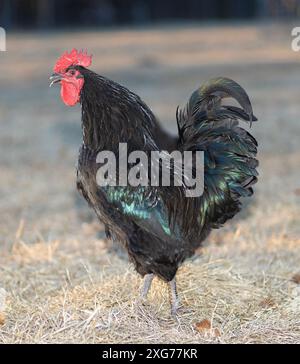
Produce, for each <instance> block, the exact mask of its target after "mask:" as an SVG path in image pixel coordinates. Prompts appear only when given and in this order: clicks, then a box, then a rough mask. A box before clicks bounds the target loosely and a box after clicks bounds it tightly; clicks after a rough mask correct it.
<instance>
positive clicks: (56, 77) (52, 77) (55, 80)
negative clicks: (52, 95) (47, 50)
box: [49, 73, 62, 87]
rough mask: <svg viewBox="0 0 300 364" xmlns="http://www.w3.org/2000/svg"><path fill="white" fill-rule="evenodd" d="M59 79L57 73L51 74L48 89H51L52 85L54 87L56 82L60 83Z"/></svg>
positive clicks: (60, 77)
mask: <svg viewBox="0 0 300 364" xmlns="http://www.w3.org/2000/svg"><path fill="white" fill-rule="evenodd" d="M61 79H62V75H60V74H59V73H53V75H52V76H50V77H49V80H50V81H51V82H50V85H49V87H51V86H52V85H54V84H55V83H57V82H60V81H61Z"/></svg>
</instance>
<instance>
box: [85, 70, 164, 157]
mask: <svg viewBox="0 0 300 364" xmlns="http://www.w3.org/2000/svg"><path fill="white" fill-rule="evenodd" d="M84 78H85V83H84V86H83V88H82V93H81V104H82V130H83V141H84V144H85V145H86V146H88V147H90V148H91V149H93V150H97V151H99V150H113V151H115V150H117V149H116V148H118V146H119V143H131V144H134V146H135V148H137V149H140V148H141V149H142V148H143V146H144V145H145V137H147V139H150V140H151V139H152V138H153V135H154V133H155V129H156V127H157V122H156V120H155V117H154V115H153V114H152V112H151V111H150V109H149V108H148V107H147V106H146V105H145V104H144V103H143V102H142V101H141V99H140V98H139V97H138V96H137V95H135V94H134V93H132V92H130V91H129V90H128V89H126V88H125V87H123V86H121V85H119V84H117V83H115V82H113V81H111V80H108V79H106V78H104V77H101V76H99V75H97V74H95V73H93V72H91V71H88V70H85V74H84Z"/></svg>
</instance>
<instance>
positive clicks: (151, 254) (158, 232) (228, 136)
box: [74, 66, 258, 281]
mask: <svg viewBox="0 0 300 364" xmlns="http://www.w3.org/2000/svg"><path fill="white" fill-rule="evenodd" d="M74 68H75V69H77V70H79V71H80V73H81V74H82V75H83V77H84V86H83V88H82V91H81V98H80V102H81V104H82V129H83V144H82V147H81V149H80V156H79V161H78V171H77V186H78V189H79V190H80V191H81V192H82V194H83V196H84V197H85V198H86V200H87V201H88V202H89V204H90V205H91V206H92V207H93V209H94V210H95V212H96V214H97V216H98V218H99V219H100V220H101V221H102V222H103V223H104V225H105V230H106V232H107V235H108V236H109V237H112V238H113V239H115V240H118V241H120V242H121V243H122V244H123V245H124V246H125V248H126V249H127V251H128V254H129V257H130V259H131V261H132V262H133V263H134V265H135V268H136V270H137V271H138V272H139V273H140V274H141V275H142V276H144V275H145V274H154V275H157V276H159V277H160V278H162V279H163V280H165V281H171V280H172V279H173V278H174V276H175V274H176V271H177V269H178V267H179V265H180V264H181V263H182V262H183V261H184V260H185V259H186V258H188V257H190V256H191V255H193V253H194V252H195V249H197V248H198V247H199V246H200V245H201V243H202V242H203V240H204V239H205V238H206V237H207V236H208V234H209V232H210V231H211V229H213V228H219V227H220V226H222V225H223V224H224V223H225V222H226V221H227V220H228V219H230V218H232V217H233V216H234V215H235V214H236V213H237V212H238V211H239V210H240V205H241V204H240V198H241V197H242V196H250V195H251V194H252V193H253V191H252V185H253V184H254V183H255V182H256V180H257V171H256V167H257V165H258V162H257V160H256V159H255V157H256V153H257V143H256V140H255V139H254V137H253V136H251V135H250V134H249V133H248V132H247V131H246V130H245V129H243V128H242V127H241V126H239V120H243V121H245V122H249V123H252V121H256V118H255V117H254V115H253V113H252V107H251V103H250V101H249V98H248V96H247V94H246V93H245V91H244V90H243V89H242V88H241V87H240V86H239V85H238V84H237V83H235V82H234V81H232V80H230V79H226V78H216V79H214V80H211V81H210V82H208V83H206V84H204V85H203V86H202V87H200V88H199V89H198V90H196V91H195V92H194V93H193V94H192V96H191V98H190V100H189V102H188V104H187V106H186V108H185V109H184V110H177V124H178V136H177V137H173V136H170V135H168V134H167V133H166V132H165V131H164V130H163V129H162V128H161V127H160V125H159V123H158V121H157V119H156V118H155V116H154V115H153V113H152V112H151V110H150V109H149V108H148V107H147V105H146V104H145V103H144V102H143V101H142V100H141V99H140V98H139V97H138V96H137V95H135V94H134V93H132V92H131V91H129V90H128V89H127V88H125V87H123V86H121V85H119V84H117V83H115V82H113V81H111V80H108V79H106V78H104V77H102V76H99V75H97V74H96V73H94V72H92V71H90V70H88V69H86V68H84V67H81V66H74ZM228 97H231V98H233V99H235V100H237V102H238V103H239V104H240V106H241V108H240V107H236V106H229V105H228V106H226V105H223V104H222V102H221V101H222V100H223V99H224V98H228ZM125 142H126V143H128V152H131V151H134V150H143V151H145V152H146V153H150V152H151V151H153V150H167V151H169V152H171V151H172V150H180V151H184V150H191V151H195V150H203V151H205V179H204V185H205V186H204V194H203V195H202V196H201V197H197V198H187V197H186V196H185V193H184V187H175V186H173V187H151V186H149V187H141V186H139V187H136V188H134V187H131V186H128V187H99V186H98V185H97V183H96V172H97V164H96V156H97V153H98V152H99V151H101V150H110V151H113V152H115V154H116V155H118V145H119V143H125Z"/></svg>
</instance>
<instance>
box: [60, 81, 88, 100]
mask: <svg viewBox="0 0 300 364" xmlns="http://www.w3.org/2000/svg"><path fill="white" fill-rule="evenodd" d="M77 81H78V83H77V84H74V83H71V82H67V81H64V80H62V81H61V90H60V95H61V98H62V100H63V102H64V103H65V104H66V105H68V106H74V105H76V104H77V102H79V99H80V91H81V88H82V85H83V81H82V79H79V80H77Z"/></svg>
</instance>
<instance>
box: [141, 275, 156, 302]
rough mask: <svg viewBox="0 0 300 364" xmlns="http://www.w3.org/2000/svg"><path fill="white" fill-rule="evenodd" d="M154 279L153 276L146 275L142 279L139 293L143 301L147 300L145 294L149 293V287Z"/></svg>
mask: <svg viewBox="0 0 300 364" xmlns="http://www.w3.org/2000/svg"><path fill="white" fill-rule="evenodd" d="M153 278H154V274H152V273H151V274H146V275H145V278H144V284H143V288H142V291H141V298H142V299H143V300H145V299H146V298H147V294H148V292H149V289H150V287H151V283H152V280H153Z"/></svg>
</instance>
